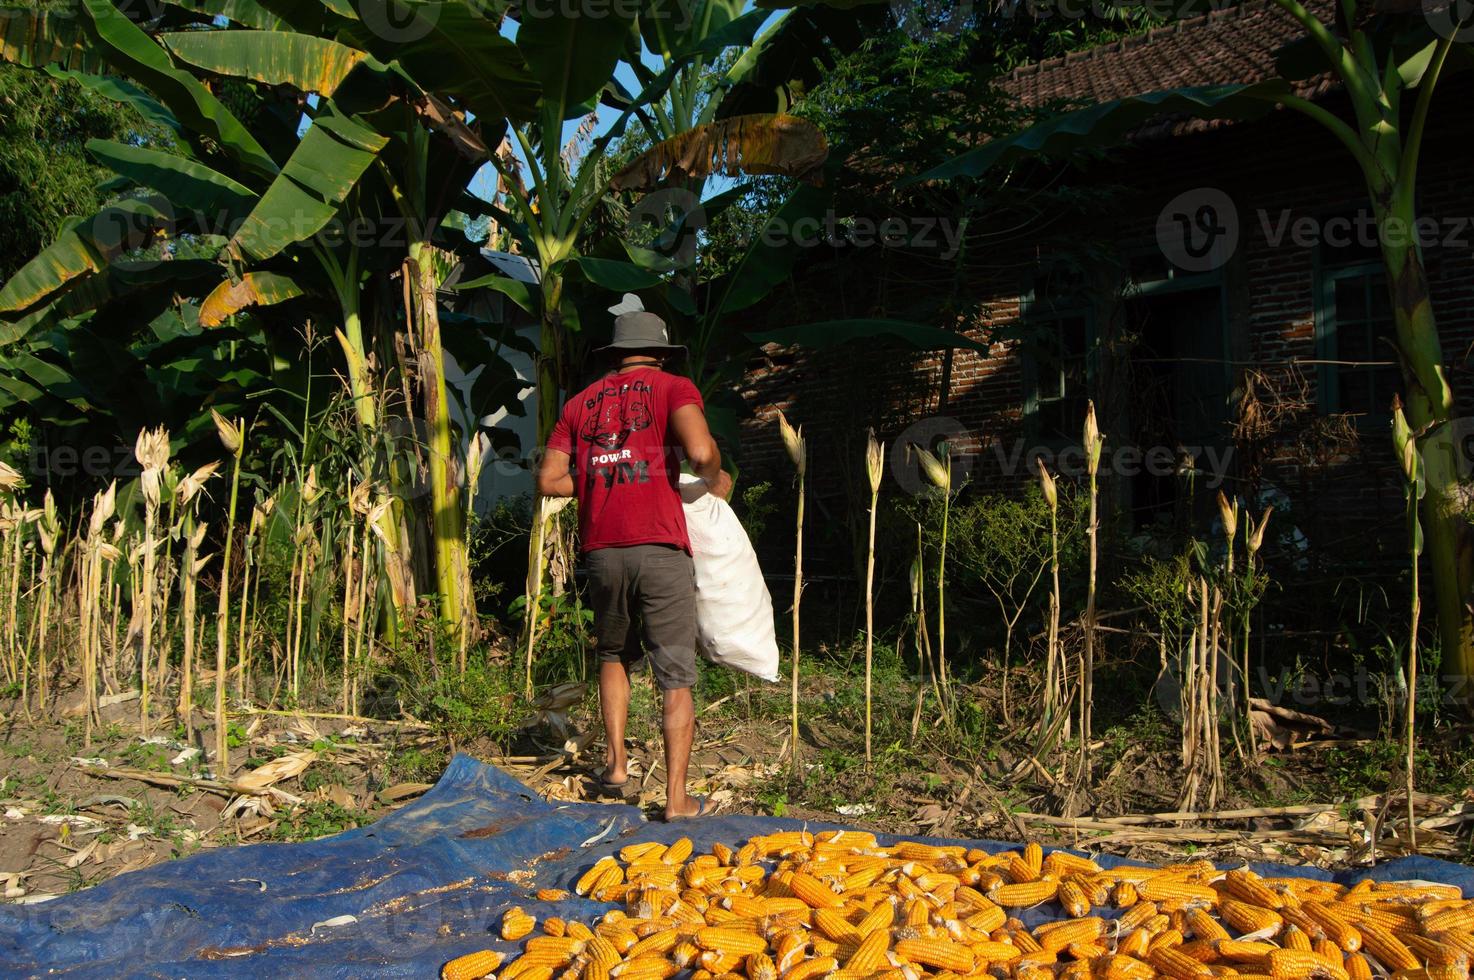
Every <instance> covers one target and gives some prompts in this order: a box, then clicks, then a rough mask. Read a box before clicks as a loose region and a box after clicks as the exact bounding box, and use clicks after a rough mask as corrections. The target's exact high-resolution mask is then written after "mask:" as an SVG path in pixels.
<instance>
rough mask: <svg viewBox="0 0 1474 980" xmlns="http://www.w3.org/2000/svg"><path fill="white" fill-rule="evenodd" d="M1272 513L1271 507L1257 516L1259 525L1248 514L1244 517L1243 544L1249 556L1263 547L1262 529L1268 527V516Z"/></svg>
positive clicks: (1272, 508)
mask: <svg viewBox="0 0 1474 980" xmlns="http://www.w3.org/2000/svg"><path fill="white" fill-rule="evenodd" d="M1273 513H1274V507H1273V506H1272V505H1271V506H1269V507H1266V508H1265V509H1264V513H1262V514H1260V515H1259V523H1258V524H1255V523H1254V518H1253V517H1251V516H1249V515H1248V514H1245V515H1244V523H1245V527H1244V543H1245V544H1247V545H1248V547H1249V554H1251V555H1252V554H1254V553H1255V552H1257V551H1258V550H1259V549H1260V548H1261V547H1262V546H1263V545H1264V529H1265V528H1266V527H1268V526H1269V515H1270V514H1273Z"/></svg>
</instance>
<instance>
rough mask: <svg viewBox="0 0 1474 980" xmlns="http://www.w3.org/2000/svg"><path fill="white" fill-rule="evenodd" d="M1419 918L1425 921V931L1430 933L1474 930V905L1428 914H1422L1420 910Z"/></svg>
mask: <svg viewBox="0 0 1474 980" xmlns="http://www.w3.org/2000/svg"><path fill="white" fill-rule="evenodd" d="M1418 918H1420V919H1421V920H1422V922H1423V931H1424V932H1426V933H1428V934H1430V935H1431V934H1432V933H1435V932H1446V931H1452V932H1471V931H1474V906H1469V905H1460V906H1459V907H1456V908H1451V909H1445V910H1443V911H1440V912H1434V913H1432V914H1428V915H1424V914H1421V910H1420V914H1419V916H1418Z"/></svg>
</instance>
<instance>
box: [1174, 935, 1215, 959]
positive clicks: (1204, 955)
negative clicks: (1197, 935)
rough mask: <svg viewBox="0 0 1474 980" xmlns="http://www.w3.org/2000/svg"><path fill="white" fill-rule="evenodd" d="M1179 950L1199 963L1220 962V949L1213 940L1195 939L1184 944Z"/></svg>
mask: <svg viewBox="0 0 1474 980" xmlns="http://www.w3.org/2000/svg"><path fill="white" fill-rule="evenodd" d="M1177 948H1178V949H1179V950H1181V951H1182V952H1183V953H1184V954H1186V955H1188V956H1191V957H1192V958H1193V959H1195V960H1197V961H1198V962H1199V963H1216V962H1218V948H1217V946H1216V944H1215V943H1214V942H1213V941H1212V940H1209V939H1194V940H1192V941H1191V942H1184V943H1183V944H1182V945H1180V946H1178V947H1177Z"/></svg>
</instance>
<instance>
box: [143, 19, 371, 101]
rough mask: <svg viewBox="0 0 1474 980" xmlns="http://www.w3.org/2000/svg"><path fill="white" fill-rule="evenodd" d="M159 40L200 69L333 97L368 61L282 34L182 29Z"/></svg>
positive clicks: (342, 48) (354, 52)
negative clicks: (362, 63) (352, 73)
mask: <svg viewBox="0 0 1474 980" xmlns="http://www.w3.org/2000/svg"><path fill="white" fill-rule="evenodd" d="M159 40H160V41H162V42H163V43H164V45H165V46H166V47H167V48H168V49H169V50H170V51H171V52H173V54H174V56H175V57H176V58H179V59H180V60H182V61H186V62H188V63H189V64H191V65H194V66H195V67H196V68H202V69H204V70H205V71H208V72H214V73H215V74H217V75H230V76H232V77H236V78H250V79H253V80H255V81H258V82H264V83H265V84H267V85H290V86H292V87H293V88H296V89H299V90H300V91H303V92H316V93H318V94H320V95H332V94H333V93H334V92H335V91H337V88H338V86H339V85H340V84H341V83H342V81H343V79H345V78H347V77H348V73H349V72H350V71H352V70H353V68H354V66H355V65H357V64H358V63H359V62H360V61H362V60H363V59H365V58H367V57H368V54H367V53H366V52H363V51H359V50H358V49H356V48H350V47H348V46H347V45H344V44H339V43H338V42H337V41H333V40H330V39H328V38H325V37H312V36H310V35H307V34H293V33H287V32H284V31H246V30H228V31H184V32H180V33H174V34H163V35H160V37H159Z"/></svg>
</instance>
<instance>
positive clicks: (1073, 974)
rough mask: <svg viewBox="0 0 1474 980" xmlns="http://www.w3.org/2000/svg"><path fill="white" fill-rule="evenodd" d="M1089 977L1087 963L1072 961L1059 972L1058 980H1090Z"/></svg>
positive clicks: (1088, 965)
mask: <svg viewBox="0 0 1474 980" xmlns="http://www.w3.org/2000/svg"><path fill="white" fill-rule="evenodd" d="M1090 977H1091V973H1090V964H1089V962H1082V961H1080V960H1072V961H1070V962H1068V963H1066V964H1065V965H1064V966H1062V967H1060V970H1059V980H1090Z"/></svg>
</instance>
